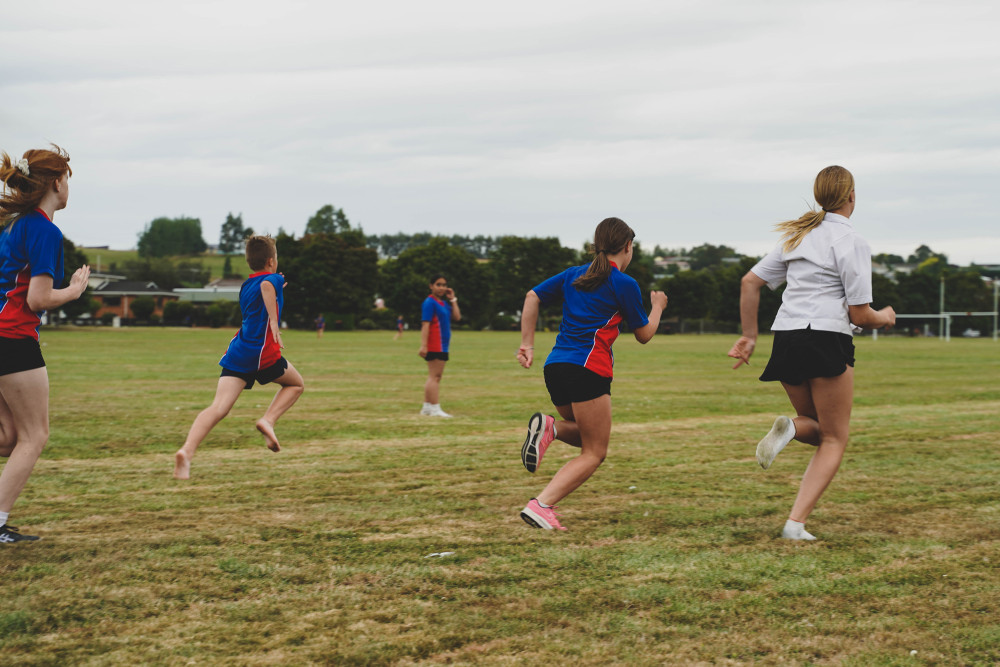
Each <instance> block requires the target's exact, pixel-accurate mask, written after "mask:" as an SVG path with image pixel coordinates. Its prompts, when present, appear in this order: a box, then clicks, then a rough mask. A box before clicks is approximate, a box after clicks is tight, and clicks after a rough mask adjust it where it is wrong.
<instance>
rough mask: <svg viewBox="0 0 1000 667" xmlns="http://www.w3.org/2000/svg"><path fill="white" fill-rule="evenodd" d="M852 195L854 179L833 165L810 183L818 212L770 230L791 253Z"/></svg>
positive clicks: (786, 250)
mask: <svg viewBox="0 0 1000 667" xmlns="http://www.w3.org/2000/svg"><path fill="white" fill-rule="evenodd" d="M852 192H854V176H852V175H851V172H849V171H847V170H846V169H844V168H843V167H839V166H837V165H833V166H831V167H827V168H825V169H823V170H822V171H821V172H819V174H817V175H816V182H815V183H813V196H814V197H816V201H817V203H819V205H820V210H818V211H809V212H808V213H804V214H803V215H802V216H801V217H799V218H798V219H796V220H787V221H785V222H779V223H778V224H777V225H775V226H774V228H775V229H776V230H778V231H779V232H781V241H782V244H783V246H782V249H783V250H784V251H785V252H791V251H792V250H795V249H796V248H797V247H799V244H800V243H802V239H804V238H805V237H806V234H808V233H809V232H810V231H812V230H813V229H815V228H816V227H818V226H819V224H820V223H821V222H823V220H824V218H826V214H827V213H829V212H830V211H836V210H838V209H840V207H842V206H844V205H845V204H847V203H848V201H849V200H850V197H851V193H852Z"/></svg>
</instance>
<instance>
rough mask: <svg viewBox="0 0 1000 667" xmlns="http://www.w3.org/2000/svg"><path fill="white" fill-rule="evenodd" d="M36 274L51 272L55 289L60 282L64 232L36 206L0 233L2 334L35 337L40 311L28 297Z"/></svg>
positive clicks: (7, 336)
mask: <svg viewBox="0 0 1000 667" xmlns="http://www.w3.org/2000/svg"><path fill="white" fill-rule="evenodd" d="M39 275H50V276H52V286H53V287H54V288H55V289H59V288H60V287H61V286H62V280H63V235H62V232H61V231H59V228H58V227H56V226H55V225H54V224H53V223H52V221H51V220H49V218H48V216H47V215H45V214H44V213H43V212H42V211H41V210H38V209H35V210H34V211H32V212H31V213H28V214H27V215H23V216H21V217H20V218H18V219H17V220H15V221H14V222H12V223H10V224H9V225H7V226H6V227H5V228H4V230H3V233H0V336H2V337H3V338H34V339H35V340H38V326H39V325H40V324H41V323H42V313H41V312H39V313H33V312H32V311H31V309H30V308H28V301H27V299H28V283H30V282H31V279H32V278H33V277H35V276H39ZM42 312H45V311H42Z"/></svg>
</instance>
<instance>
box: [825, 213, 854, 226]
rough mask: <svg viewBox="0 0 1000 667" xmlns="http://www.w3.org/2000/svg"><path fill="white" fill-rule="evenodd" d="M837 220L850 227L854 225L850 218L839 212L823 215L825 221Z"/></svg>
mask: <svg viewBox="0 0 1000 667" xmlns="http://www.w3.org/2000/svg"><path fill="white" fill-rule="evenodd" d="M827 221H829V222H836V223H839V224H841V225H847V226H848V227H853V226H854V225H852V224H851V221H850V219H849V218H847V217H845V216H843V215H841V214H839V213H829V212H828V213H827V214H826V215H824V216H823V222H827Z"/></svg>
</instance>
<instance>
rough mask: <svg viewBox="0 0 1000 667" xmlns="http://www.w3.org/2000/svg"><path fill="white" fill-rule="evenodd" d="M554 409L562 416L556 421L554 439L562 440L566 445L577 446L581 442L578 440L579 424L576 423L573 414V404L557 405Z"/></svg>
mask: <svg viewBox="0 0 1000 667" xmlns="http://www.w3.org/2000/svg"><path fill="white" fill-rule="evenodd" d="M556 410H558V411H559V416H560V417H562V421H557V422H556V424H555V427H556V439H557V440H562V441H563V442H565V443H566V444H567V445H572V446H573V447H579V446H580V445H581V444H582V441H581V440H580V426H579V425H578V424H577V423H576V416H575V415H574V414H573V405H572V404H570V405H558V406H556Z"/></svg>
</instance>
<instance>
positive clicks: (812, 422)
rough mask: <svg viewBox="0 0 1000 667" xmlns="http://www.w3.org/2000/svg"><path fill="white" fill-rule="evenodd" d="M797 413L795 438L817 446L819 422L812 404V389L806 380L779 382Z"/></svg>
mask: <svg viewBox="0 0 1000 667" xmlns="http://www.w3.org/2000/svg"><path fill="white" fill-rule="evenodd" d="M781 386H782V387H784V388H785V393H786V394H788V400H790V401H791V402H792V407H793V408H795V413H796V414H797V415H798V416H797V417H796V418H795V419H793V420H792V421H793V422H795V439H796V440H798V441H799V442H804V443H805V444H807V445H812V446H813V447H818V446H819V422H818V421H817V420H816V406H815V405H813V396H812V389H811V388H810V386H809V383H808V382H805V383H803V384H799V385H795V384H786V383H784V382H782V383H781Z"/></svg>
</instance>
